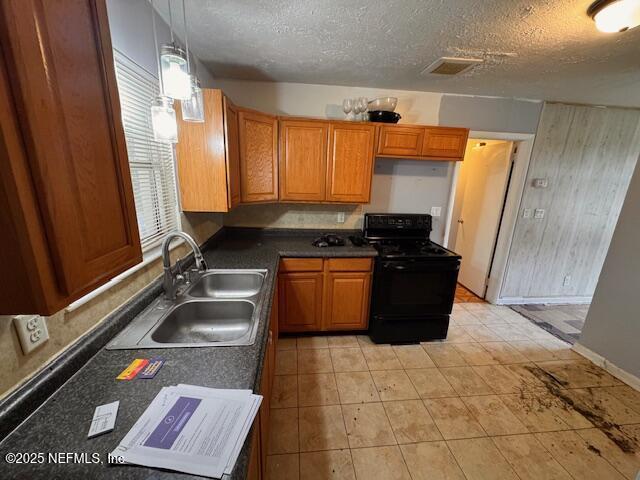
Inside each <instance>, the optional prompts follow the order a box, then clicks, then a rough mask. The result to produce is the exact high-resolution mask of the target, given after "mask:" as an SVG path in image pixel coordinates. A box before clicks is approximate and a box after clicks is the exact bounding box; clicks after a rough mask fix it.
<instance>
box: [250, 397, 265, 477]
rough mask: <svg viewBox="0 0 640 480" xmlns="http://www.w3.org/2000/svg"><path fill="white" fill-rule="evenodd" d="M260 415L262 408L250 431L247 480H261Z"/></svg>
mask: <svg viewBox="0 0 640 480" xmlns="http://www.w3.org/2000/svg"><path fill="white" fill-rule="evenodd" d="M261 414H262V407H261V408H260V413H258V417H257V418H256V419H255V420H254V421H253V428H252V429H251V432H250V435H252V437H251V453H250V454H249V465H248V466H247V480H261V479H262V478H263V477H262V472H261V470H262V462H261V458H260V455H261V449H262V446H261V444H260V443H261V442H260V439H261V438H260V437H261V435H260V426H261V425H260V423H261V422H260V415H261Z"/></svg>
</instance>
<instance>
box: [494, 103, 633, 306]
mask: <svg viewBox="0 0 640 480" xmlns="http://www.w3.org/2000/svg"><path fill="white" fill-rule="evenodd" d="M639 154H640V110H631V109H628V110H627V109H616V108H598V107H587V106H576V105H562V104H546V105H545V106H544V109H543V112H542V117H541V120H540V125H539V127H538V133H537V135H536V140H535V145H534V149H533V153H532V157H531V164H530V166H529V172H528V175H527V183H526V186H525V191H524V194H523V199H522V204H521V206H520V215H519V218H518V220H517V223H516V228H515V232H514V238H513V243H512V246H511V251H510V254H509V262H508V266H507V273H506V276H505V281H504V284H503V288H502V294H501V297H502V298H525V299H526V298H527V297H529V298H550V297H576V298H577V297H590V296H592V295H593V292H594V290H595V286H596V283H597V281H598V275H599V274H600V270H601V268H602V264H603V262H604V258H605V255H606V253H607V250H608V248H609V243H610V242H611V237H612V235H613V230H614V228H615V225H616V221H617V219H618V215H619V214H620V209H621V207H622V202H623V200H624V196H625V193H626V191H627V188H628V186H629V181H630V179H631V175H632V172H633V169H634V167H635V165H636V162H637V160H638V156H639ZM536 178H548V180H549V186H548V187H547V188H533V180H534V179H536ZM525 208H531V209H536V208H543V209H545V211H546V212H545V218H544V219H542V220H537V219H534V218H529V219H525V218H522V213H523V209H525ZM566 275H571V282H570V284H569V285H567V286H565V285H563V282H564V279H565V276H566Z"/></svg>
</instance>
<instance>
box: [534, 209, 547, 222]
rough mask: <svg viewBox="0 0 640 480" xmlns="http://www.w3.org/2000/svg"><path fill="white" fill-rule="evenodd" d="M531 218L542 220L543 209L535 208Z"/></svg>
mask: <svg viewBox="0 0 640 480" xmlns="http://www.w3.org/2000/svg"><path fill="white" fill-rule="evenodd" d="M533 218H535V219H537V220H542V219H543V218H544V208H536V209H535V211H534V212H533Z"/></svg>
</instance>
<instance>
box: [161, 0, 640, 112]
mask: <svg viewBox="0 0 640 480" xmlns="http://www.w3.org/2000/svg"><path fill="white" fill-rule="evenodd" d="M171 2H172V6H173V9H174V23H176V24H178V25H177V26H176V31H177V32H178V33H180V34H181V33H182V26H181V20H182V15H181V13H182V12H181V2H179V1H178V0H171ZM186 2H187V3H186V5H187V17H188V21H189V40H190V43H191V47H192V49H193V51H194V53H196V55H198V57H200V58H201V59H202V60H203V62H204V63H205V64H206V65H207V66H208V67H209V68H210V70H211V71H212V73H213V74H214V76H218V77H227V78H238V79H249V80H267V81H276V82H300V83H316V84H329V85H352V86H365V87H379V88H393V89H407V90H421V91H433V92H450V93H461V94H471V95H496V96H506V97H524V98H532V99H544V100H557V101H568V102H579V103H589V104H603V105H622V106H636V107H640V27H639V28H636V29H634V30H631V31H628V32H625V33H621V34H613V35H612V34H603V33H600V32H598V31H597V30H596V29H595V26H594V23H593V22H592V20H591V19H590V18H588V17H587V16H586V14H585V12H586V9H587V7H588V6H589V3H590V0H554V1H551V0H529V1H523V0H386V1H373V0H342V1H341V0H270V1H266V0H255V1H249V0H215V1H212V0H186ZM159 3H160V4H163V3H164V2H163V0H160V1H159V2H158V1H156V4H159ZM159 10H160V11H161V13H162V15H163V17H164V18H165V19H167V18H168V17H167V7H166V4H164V5H160V6H159ZM441 56H470V57H476V58H483V59H484V60H485V62H484V64H482V65H480V66H477V67H475V68H474V69H472V70H471V71H468V72H465V73H463V74H461V75H459V76H456V77H445V78H441V77H434V76H429V75H427V76H425V75H422V74H421V71H422V70H423V69H424V67H426V66H427V65H429V64H430V63H432V62H433V61H434V60H436V59H437V58H439V57H441Z"/></svg>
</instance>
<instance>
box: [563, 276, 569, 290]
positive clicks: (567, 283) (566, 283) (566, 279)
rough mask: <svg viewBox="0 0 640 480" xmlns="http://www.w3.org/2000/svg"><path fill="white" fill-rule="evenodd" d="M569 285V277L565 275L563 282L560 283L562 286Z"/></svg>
mask: <svg viewBox="0 0 640 480" xmlns="http://www.w3.org/2000/svg"><path fill="white" fill-rule="evenodd" d="M569 285H571V275H565V276H564V281H563V282H562V286H563V287H568V286H569Z"/></svg>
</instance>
